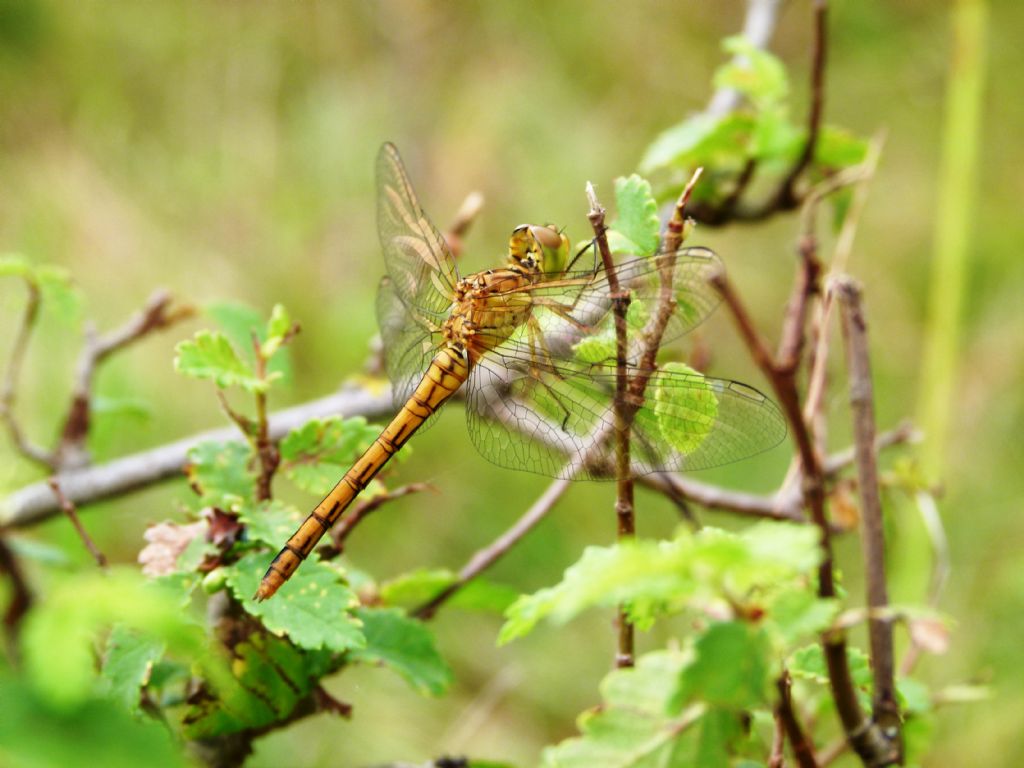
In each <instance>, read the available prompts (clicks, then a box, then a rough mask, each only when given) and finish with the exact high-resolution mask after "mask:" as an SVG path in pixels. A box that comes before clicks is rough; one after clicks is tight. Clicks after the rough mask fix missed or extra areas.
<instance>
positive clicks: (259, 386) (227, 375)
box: [174, 331, 269, 392]
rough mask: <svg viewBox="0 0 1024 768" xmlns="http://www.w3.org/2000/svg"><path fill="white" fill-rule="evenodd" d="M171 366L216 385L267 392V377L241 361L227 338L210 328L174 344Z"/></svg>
mask: <svg viewBox="0 0 1024 768" xmlns="http://www.w3.org/2000/svg"><path fill="white" fill-rule="evenodd" d="M175 352H176V356H175V358H174V369H175V370H176V371H178V372H179V373H183V374H185V375H186V376H192V377H193V378H196V379H212V380H213V381H214V382H215V383H216V385H217V386H218V387H220V388H221V389H225V388H227V387H232V386H239V387H242V388H243V389H245V390H246V391H248V392H263V391H266V389H267V387H268V384H269V378H268V379H267V380H260V379H259V378H258V377H257V376H256V374H255V373H253V370H252V368H251V367H250V366H249V365H248V364H247V363H244V362H242V360H241V359H240V358H239V357H238V354H237V353H236V352H235V350H234V348H233V347H232V346H231V343H230V342H229V341H228V340H227V337H226V336H224V335H223V334H221V333H217V332H213V331H199V332H198V333H196V334H195V336H193V337H192V340H191V341H182V342H179V343H178V346H177V347H175Z"/></svg>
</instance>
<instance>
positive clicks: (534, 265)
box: [508, 224, 569, 275]
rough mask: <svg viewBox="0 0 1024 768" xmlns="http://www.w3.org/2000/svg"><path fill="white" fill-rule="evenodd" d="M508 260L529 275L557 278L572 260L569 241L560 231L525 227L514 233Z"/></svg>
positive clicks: (510, 241) (533, 226)
mask: <svg viewBox="0 0 1024 768" xmlns="http://www.w3.org/2000/svg"><path fill="white" fill-rule="evenodd" d="M508 255H509V260H510V261H511V262H512V263H513V264H516V265H518V266H519V267H522V268H523V269H525V270H526V271H527V272H542V273H544V274H548V275H557V274H560V273H562V272H564V271H565V267H566V264H567V263H568V261H569V238H568V237H566V236H565V234H564V233H563V232H561V231H560V230H559V229H558V228H556V227H554V226H552V225H550V224H547V225H545V226H543V227H541V226H537V225H534V224H523V225H521V226H518V227H516V228H515V229H514V230H513V231H512V237H511V238H509V242H508Z"/></svg>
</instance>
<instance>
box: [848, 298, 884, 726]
mask: <svg viewBox="0 0 1024 768" xmlns="http://www.w3.org/2000/svg"><path fill="white" fill-rule="evenodd" d="M835 291H836V294H837V295H838V297H839V300H840V302H841V306H842V310H843V312H842V316H843V337H844V339H845V341H846V351H847V361H848V362H847V368H848V369H849V372H850V408H851V410H852V411H853V433H854V439H855V445H856V462H857V480H858V487H859V492H860V499H861V508H862V518H863V523H862V524H863V531H864V534H863V547H864V570H865V574H866V578H867V601H868V609H869V618H868V637H869V640H870V644H871V671H872V676H873V679H874V693H873V699H872V709H873V714H874V719H875V721H876V722H877V723H878V724H879V725H880V726H881V727H882V728H883V729H884V731H885V734H886V737H887V738H888V739H890V740H891V741H893V743H899V727H900V713H899V704H898V703H897V701H896V685H895V681H894V661H893V638H892V624H891V623H890V622H889V621H887V620H885V619H884V618H881V617H882V616H883V615H884V614H885V612H886V611H885V609H886V608H887V607H888V605H889V596H888V592H887V589H886V583H885V535H884V532H883V530H882V499H881V495H880V493H879V488H878V465H877V460H876V456H875V410H874V393H873V387H872V383H871V363H870V359H869V352H868V338H867V321H866V319H865V317H864V311H863V308H862V306H861V291H860V287H859V286H858V285H857V284H856V283H855V282H854V281H853V280H851V279H849V278H845V279H840V280H838V281H837V282H836V285H835Z"/></svg>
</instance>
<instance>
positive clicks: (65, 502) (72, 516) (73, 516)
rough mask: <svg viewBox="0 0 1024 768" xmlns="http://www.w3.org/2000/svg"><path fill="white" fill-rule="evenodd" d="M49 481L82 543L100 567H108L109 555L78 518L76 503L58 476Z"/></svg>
mask: <svg viewBox="0 0 1024 768" xmlns="http://www.w3.org/2000/svg"><path fill="white" fill-rule="evenodd" d="M47 482H48V483H49V485H50V488H51V489H52V490H53V495H54V496H56V497H57V501H58V503H59V504H60V508H61V509H62V510H63V512H64V514H65V515H67V517H68V520H70V521H71V524H72V525H73V526H74V527H75V531H76V532H77V533H78V537H79V538H80V539H81V540H82V543H83V544H85V548H86V549H87V550H89V554H90V555H92V557H93V559H94V560H95V561H96V565H98V566H99V567H100V568H106V567H107V556H106V555H104V554H103V553H102V552H101V551H100V548H99V547H97V546H96V542H94V541H93V540H92V537H91V536H90V535H89V532H88V531H86V530H85V526H84V525H82V521H81V520H79V519H78V510H76V509H75V505H74V504H72V503H71V501H70V500H69V499H68V497H67V496H65V495H64V492H63V491H62V490H61V488H60V483H59V482H58V480H57V478H56V477H51V478H50V479H49V480H48V481H47Z"/></svg>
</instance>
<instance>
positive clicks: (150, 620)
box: [21, 568, 212, 710]
mask: <svg viewBox="0 0 1024 768" xmlns="http://www.w3.org/2000/svg"><path fill="white" fill-rule="evenodd" d="M114 623H120V624H123V625H125V626H126V627H131V628H134V629H138V630H141V631H143V632H144V633H146V634H148V635H150V636H152V637H154V638H159V639H160V640H161V641H162V642H164V643H166V645H167V647H168V648H169V649H171V650H172V651H173V650H176V651H178V652H182V653H185V654H187V655H190V656H192V657H196V658H205V657H206V642H205V639H204V637H203V634H202V630H201V629H200V628H199V627H198V625H196V624H194V623H192V622H191V621H190V619H189V617H188V616H187V615H186V614H184V613H183V612H182V610H181V608H180V604H179V602H178V598H177V595H175V594H174V593H172V592H170V591H168V590H166V589H164V588H161V587H160V586H159V585H156V584H155V583H152V582H148V581H147V580H146V579H145V578H144V577H143V576H142V575H141V574H140V573H138V572H137V571H135V570H134V569H128V568H111V569H109V570H108V572H106V573H102V574H99V573H90V574H85V575H83V574H76V575H75V577H74V578H73V579H67V580H64V581H61V582H59V583H58V584H57V585H56V586H55V587H54V588H53V589H52V590H51V592H50V594H49V595H48V598H47V600H46V602H44V603H42V604H41V605H40V606H39V607H37V608H36V609H34V610H33V611H32V612H31V613H30V614H29V616H28V619H27V620H26V622H25V628H24V631H23V633H22V638H21V640H22V651H23V654H24V657H25V667H26V670H27V671H28V674H29V678H30V679H31V681H32V682H33V684H34V685H35V687H36V689H37V690H38V691H39V692H40V693H41V694H42V695H44V696H45V698H46V699H47V700H48V701H50V702H51V703H52V705H53V706H54V707H57V708H61V709H64V710H69V709H71V708H73V707H75V706H79V705H81V704H82V703H83V702H85V701H86V700H88V698H89V697H90V696H91V695H92V693H93V691H94V690H95V686H96V675H95V668H94V662H93V652H94V642H95V637H96V635H97V634H98V633H99V631H100V630H102V629H103V628H105V627H107V626H109V625H111V624H114ZM211 668H212V667H211Z"/></svg>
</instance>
